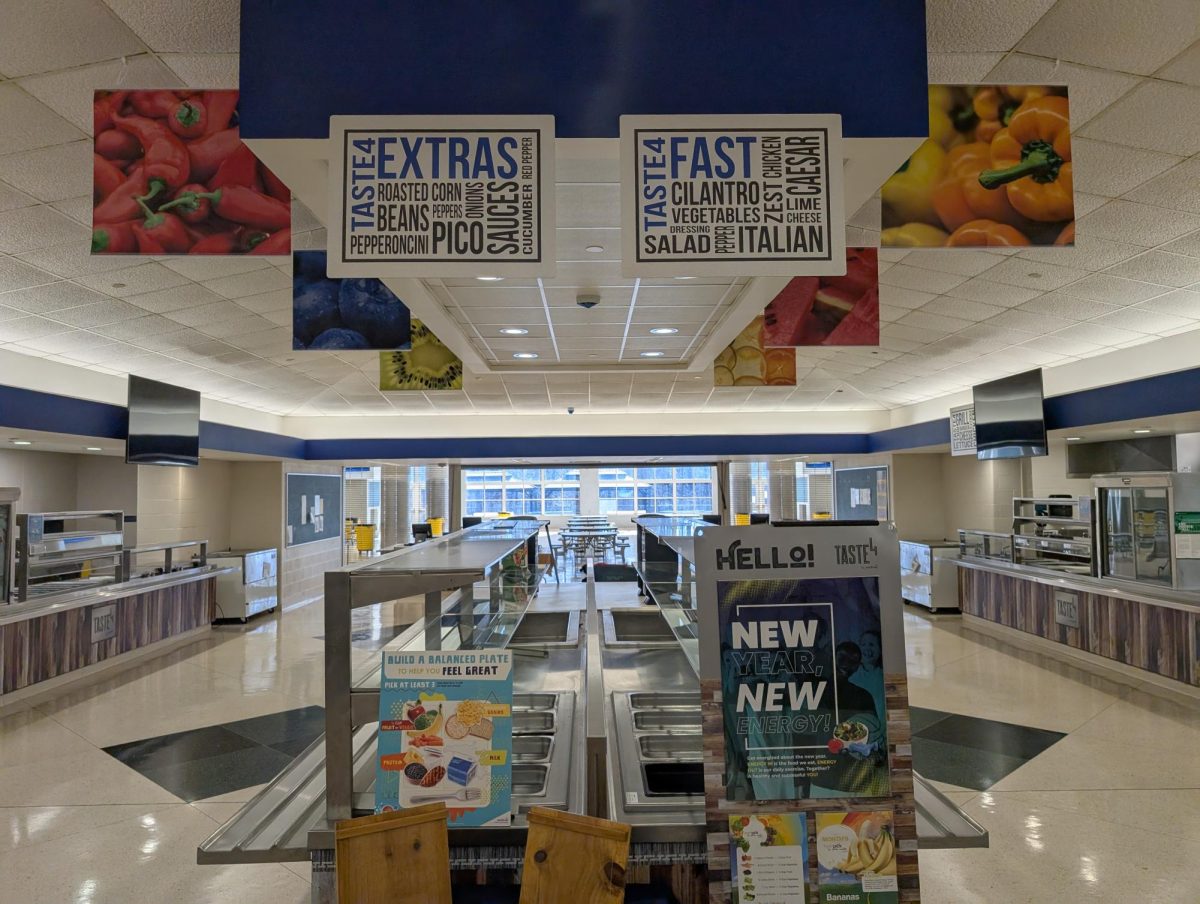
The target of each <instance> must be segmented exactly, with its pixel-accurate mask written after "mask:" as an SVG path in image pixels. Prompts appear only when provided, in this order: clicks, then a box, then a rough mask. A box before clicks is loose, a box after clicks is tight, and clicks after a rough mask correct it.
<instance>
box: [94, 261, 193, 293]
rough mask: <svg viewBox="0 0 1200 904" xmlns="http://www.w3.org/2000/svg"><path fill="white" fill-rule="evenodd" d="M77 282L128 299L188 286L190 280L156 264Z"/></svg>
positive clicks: (128, 268) (130, 268)
mask: <svg viewBox="0 0 1200 904" xmlns="http://www.w3.org/2000/svg"><path fill="white" fill-rule="evenodd" d="M76 281H77V282H80V283H83V285H85V286H90V287H91V288H93V289H95V290H96V291H97V292H103V293H104V294H105V295H111V296H113V297H114V298H128V297H129V296H131V295H142V294H145V293H148V292H156V291H159V290H161V289H171V288H175V287H176V286H183V285H187V284H188V280H187V279H185V278H184V277H182V276H180V275H179V274H178V273H176V272H174V271H173V270H168V269H167V268H166V267H164V266H163V265H162V264H155V263H149V264H139V265H138V266H135V267H126V268H125V269H122V270H112V271H109V272H108V273H103V274H95V275H92V276H81V277H79V278H78V279H77V280H76Z"/></svg>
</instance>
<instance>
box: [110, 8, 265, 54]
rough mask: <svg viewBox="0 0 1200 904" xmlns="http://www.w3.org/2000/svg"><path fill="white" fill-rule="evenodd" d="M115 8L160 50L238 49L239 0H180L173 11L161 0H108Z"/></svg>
mask: <svg viewBox="0 0 1200 904" xmlns="http://www.w3.org/2000/svg"><path fill="white" fill-rule="evenodd" d="M107 3H108V5H109V6H111V7H112V9H113V12H115V13H116V14H117V15H118V16H120V17H121V18H122V19H123V20H124V21H125V22H127V23H129V26H130V27H131V28H132V29H133V30H134V31H135V32H137V35H138V37H140V38H141V39H142V40H143V41H145V42H146V43H147V44H149V45H150V49H151V50H154V51H158V52H160V53H166V52H171V51H175V52H180V53H236V52H237V50H238V28H239V25H240V23H241V16H240V5H239V2H238V0H205V2H204V3H176V4H173V5H172V6H171V8H170V12H169V14H166V13H165V12H164V10H163V6H162V3H161V2H160V0H107Z"/></svg>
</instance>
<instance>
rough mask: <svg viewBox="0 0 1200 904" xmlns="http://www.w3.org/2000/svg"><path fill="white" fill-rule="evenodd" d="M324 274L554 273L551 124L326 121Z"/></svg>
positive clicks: (493, 119) (542, 120) (541, 119)
mask: <svg viewBox="0 0 1200 904" xmlns="http://www.w3.org/2000/svg"><path fill="white" fill-rule="evenodd" d="M329 149H330V160H329V174H330V179H331V188H330V203H329V213H330V221H331V222H330V224H329V245H328V248H329V274H330V275H331V276H352V277H362V276H419V277H431V276H480V275H483V276H489V275H490V276H553V275H554V270H555V260H556V258H555V254H554V219H555V216H554V117H553V116H470V117H447V116H427V117H422V116H332V117H330V120H329Z"/></svg>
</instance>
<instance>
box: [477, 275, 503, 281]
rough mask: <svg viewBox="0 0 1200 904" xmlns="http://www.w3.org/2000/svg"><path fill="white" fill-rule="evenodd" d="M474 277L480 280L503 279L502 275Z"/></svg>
mask: <svg viewBox="0 0 1200 904" xmlns="http://www.w3.org/2000/svg"><path fill="white" fill-rule="evenodd" d="M475 278H476V279H477V280H479V281H480V282H500V280H502V279H504V277H503V276H476V277H475Z"/></svg>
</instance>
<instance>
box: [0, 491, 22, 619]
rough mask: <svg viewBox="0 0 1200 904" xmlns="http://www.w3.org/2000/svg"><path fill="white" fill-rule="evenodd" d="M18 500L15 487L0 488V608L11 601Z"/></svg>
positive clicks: (19, 492) (17, 492) (19, 496)
mask: <svg viewBox="0 0 1200 904" xmlns="http://www.w3.org/2000/svg"><path fill="white" fill-rule="evenodd" d="M20 498H21V491H20V490H19V489H17V488H16V487H0V606H2V605H4V604H5V603H7V602H10V601H11V600H12V592H13V584H12V575H13V564H14V560H13V537H14V535H15V533H16V523H17V500H18V499H20Z"/></svg>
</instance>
